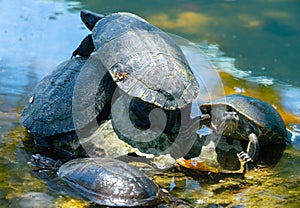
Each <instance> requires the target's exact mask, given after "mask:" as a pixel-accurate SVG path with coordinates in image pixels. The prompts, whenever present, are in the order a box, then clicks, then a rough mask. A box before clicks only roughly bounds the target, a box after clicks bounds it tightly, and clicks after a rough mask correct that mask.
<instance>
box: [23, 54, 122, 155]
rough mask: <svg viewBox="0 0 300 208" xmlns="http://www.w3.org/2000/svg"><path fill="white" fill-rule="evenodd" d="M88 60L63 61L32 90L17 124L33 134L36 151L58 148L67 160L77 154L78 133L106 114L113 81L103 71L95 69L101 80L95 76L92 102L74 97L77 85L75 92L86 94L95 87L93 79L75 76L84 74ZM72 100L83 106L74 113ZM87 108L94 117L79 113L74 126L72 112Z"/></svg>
mask: <svg viewBox="0 0 300 208" xmlns="http://www.w3.org/2000/svg"><path fill="white" fill-rule="evenodd" d="M89 62H90V61H89V60H88V58H83V57H77V58H74V59H70V60H67V61H64V62H63V63H61V64H59V65H58V66H57V67H56V68H55V69H54V70H53V71H51V72H50V73H49V74H48V75H47V76H46V77H44V78H43V79H42V80H41V81H40V82H39V83H38V84H37V85H36V86H35V88H34V89H33V91H32V92H31V95H30V99H29V101H28V103H27V105H26V106H25V107H24V109H23V111H22V114H21V117H20V123H21V124H22V125H23V126H24V127H25V128H26V129H27V130H28V131H29V133H30V134H32V135H33V137H34V141H35V144H36V151H37V152H40V153H45V154H49V153H50V152H51V151H49V150H58V152H61V153H62V157H65V158H66V159H67V158H73V157H78V155H76V151H75V149H76V148H77V147H79V144H77V143H78V136H77V133H78V132H79V131H80V130H82V129H84V128H85V127H86V126H88V124H89V123H91V122H92V121H93V119H95V120H98V121H99V122H100V121H101V120H105V119H106V118H107V117H108V115H109V113H110V100H111V98H112V95H113V92H114V89H115V88H116V84H115V83H114V82H113V81H112V79H111V77H110V75H109V74H108V72H107V71H106V70H102V72H101V70H98V74H96V73H95V74H94V76H95V77H101V76H102V79H100V78H99V79H100V80H97V79H96V82H97V83H96V89H95V90H94V91H95V95H94V96H92V95H91V96H90V97H89V99H92V102H90V103H93V104H94V105H92V106H88V104H89V103H88V102H87V96H76V99H74V96H75V95H74V93H75V87H76V86H77V88H76V89H77V91H79V92H77V94H76V95H79V94H89V91H91V88H95V83H94V82H92V81H90V82H87V81H86V80H84V79H83V80H82V81H80V79H78V77H79V74H80V73H83V72H82V69H83V66H84V65H85V64H89ZM89 65H90V64H89ZM90 67H91V65H90ZM97 67H99V65H97ZM81 82H83V83H81ZM82 85H83V87H82ZM97 87H98V88H97ZM75 101H76V102H77V103H80V105H82V107H81V106H80V107H78V108H77V109H76V110H77V111H78V112H74V102H75ZM86 109H87V110H86ZM88 109H93V110H94V112H95V113H94V114H95V116H93V115H90V116H89V117H88V116H85V117H83V116H81V117H80V122H77V126H76V125H75V120H74V119H75V118H74V115H76V114H80V113H81V114H88V113H89V111H91V110H88ZM85 118H86V119H85ZM78 120H79V119H78ZM76 131H77V132H76ZM78 150H79V151H78V153H80V154H79V155H82V156H84V155H85V154H84V151H83V150H82V149H80V148H79V149H78ZM81 153H82V154H81Z"/></svg>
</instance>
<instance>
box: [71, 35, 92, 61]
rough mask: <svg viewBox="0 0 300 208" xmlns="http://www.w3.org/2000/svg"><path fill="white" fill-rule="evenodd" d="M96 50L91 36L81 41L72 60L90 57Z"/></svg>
mask: <svg viewBox="0 0 300 208" xmlns="http://www.w3.org/2000/svg"><path fill="white" fill-rule="evenodd" d="M94 50H95V46H94V42H93V38H92V34H89V35H88V36H86V37H85V38H84V39H83V40H82V41H81V43H80V45H79V46H78V47H77V48H76V50H75V51H74V52H73V53H72V57H71V58H73V57H76V56H77V55H79V56H81V57H89V56H90V55H91V53H92V52H93V51H94Z"/></svg>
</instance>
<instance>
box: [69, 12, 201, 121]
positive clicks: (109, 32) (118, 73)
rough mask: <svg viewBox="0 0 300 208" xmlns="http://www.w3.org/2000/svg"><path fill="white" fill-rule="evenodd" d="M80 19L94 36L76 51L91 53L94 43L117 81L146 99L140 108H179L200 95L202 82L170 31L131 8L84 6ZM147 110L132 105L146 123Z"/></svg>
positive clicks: (99, 57) (78, 52) (103, 61)
mask: <svg viewBox="0 0 300 208" xmlns="http://www.w3.org/2000/svg"><path fill="white" fill-rule="evenodd" d="M81 19H82V21H83V22H84V23H85V25H86V26H87V28H89V29H90V30H92V34H91V35H88V36H87V37H91V38H85V39H84V41H83V42H82V43H81V45H80V46H79V47H78V48H77V49H76V50H75V51H74V52H73V56H76V55H82V54H87V53H88V51H90V48H92V47H95V53H94V56H95V57H97V58H98V59H99V60H100V61H101V63H102V64H103V65H104V67H105V68H106V69H107V70H108V72H109V73H110V75H111V77H112V78H113V80H114V81H115V82H116V84H117V85H118V87H119V88H120V89H121V90H123V91H124V92H125V93H126V94H128V95H130V96H132V97H134V98H138V99H141V100H142V101H143V102H146V103H147V105H138V106H139V107H137V108H145V106H147V107H146V108H150V109H152V108H155V107H159V108H161V109H163V110H170V111H176V110H179V109H182V108H183V107H185V106H187V105H189V104H191V103H192V101H193V100H194V99H195V98H196V97H197V95H198V93H199V85H198V83H197V81H196V79H195V77H194V74H193V72H192V71H191V69H190V66H189V64H188V62H187V60H186V58H185V56H184V54H183V52H182V51H181V49H180V48H179V46H178V45H177V44H176V43H175V41H174V40H173V39H172V38H171V37H170V36H169V35H168V34H166V33H165V32H163V31H161V30H160V29H158V28H157V27H155V26H153V25H151V24H149V23H148V22H147V21H146V20H144V19H142V18H141V17H139V16H136V15H134V14H131V13H125V12H118V13H112V14H109V15H105V16H104V15H100V14H96V13H93V12H91V11H87V10H83V11H81ZM88 41H90V43H89V44H88V43H87V42H88ZM136 106H137V105H136ZM149 106H150V107H149ZM145 111H146V113H139V112H141V110H140V109H138V110H135V111H134V110H133V112H135V113H136V114H138V115H137V116H138V117H139V118H140V119H141V120H142V121H144V123H146V124H145V126H149V123H148V124H147V116H148V113H147V110H145ZM177 114H178V112H177ZM170 117H174V116H170ZM141 126H143V125H141ZM167 126H171V125H167Z"/></svg>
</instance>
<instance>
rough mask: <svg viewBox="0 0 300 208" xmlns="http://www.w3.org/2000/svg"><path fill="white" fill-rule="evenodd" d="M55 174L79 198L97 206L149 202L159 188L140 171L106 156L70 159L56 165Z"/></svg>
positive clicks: (156, 196) (152, 201)
mask: <svg viewBox="0 0 300 208" xmlns="http://www.w3.org/2000/svg"><path fill="white" fill-rule="evenodd" d="M58 176H59V177H61V178H62V179H63V180H64V181H65V182H66V183H67V184H68V185H69V186H70V187H71V188H73V189H74V190H75V191H76V192H78V193H79V194H80V195H81V196H82V197H84V198H87V199H88V200H90V201H93V202H95V203H97V204H100V205H106V206H127V207H128V206H132V207H133V206H141V205H150V204H153V203H156V200H157V198H158V195H159V187H158V186H157V185H156V184H155V183H154V182H153V181H151V180H150V179H149V178H148V177H147V176H146V175H145V174H144V173H143V172H141V171H140V170H138V169H137V168H135V167H133V166H130V165H128V164H127V163H125V162H122V161H119V160H115V159H110V158H82V159H74V160H71V161H69V162H67V163H65V164H63V165H62V166H61V167H60V169H59V171H58Z"/></svg>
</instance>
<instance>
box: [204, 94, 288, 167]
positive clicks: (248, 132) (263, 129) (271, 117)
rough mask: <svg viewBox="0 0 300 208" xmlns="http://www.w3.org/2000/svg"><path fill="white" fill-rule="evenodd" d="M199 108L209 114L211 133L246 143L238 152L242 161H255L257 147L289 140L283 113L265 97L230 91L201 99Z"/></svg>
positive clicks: (283, 142)
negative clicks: (227, 93) (231, 92)
mask: <svg viewBox="0 0 300 208" xmlns="http://www.w3.org/2000/svg"><path fill="white" fill-rule="evenodd" d="M200 109H201V111H202V113H203V114H204V115H209V116H210V124H209V127H210V128H211V129H212V130H213V133H214V134H217V135H220V136H221V137H222V139H225V138H230V139H234V140H239V141H243V142H246V143H247V147H246V150H245V151H241V152H240V153H238V157H239V158H240V159H241V161H245V162H253V161H257V159H258V156H259V152H260V147H264V146H267V145H275V144H279V145H280V144H281V145H285V144H286V142H288V140H289V139H288V138H289V136H288V131H287V129H286V126H285V123H284V121H283V119H282V117H281V116H280V114H279V113H278V111H277V110H276V109H275V108H274V107H273V106H271V105H270V104H269V103H267V102H265V101H262V100H259V99H256V98H253V97H249V96H245V95H241V94H232V95H228V96H225V97H222V98H219V99H216V100H213V101H211V102H209V103H204V104H202V105H201V106H200ZM281 154H282V151H281Z"/></svg>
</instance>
